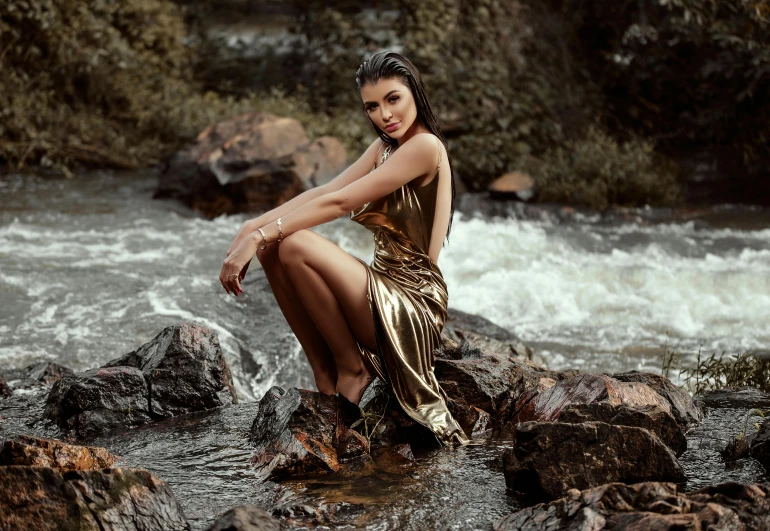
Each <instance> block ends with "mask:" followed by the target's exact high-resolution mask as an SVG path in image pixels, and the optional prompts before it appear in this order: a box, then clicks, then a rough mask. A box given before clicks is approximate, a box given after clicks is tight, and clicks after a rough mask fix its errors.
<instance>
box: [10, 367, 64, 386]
mask: <svg viewBox="0 0 770 531" xmlns="http://www.w3.org/2000/svg"><path fill="white" fill-rule="evenodd" d="M65 374H72V369H68V368H67V367H64V366H63V365H59V364H58V363H54V362H52V361H39V362H37V363H33V364H31V365H27V366H26V367H24V368H22V369H11V370H10V371H8V372H7V373H6V376H7V377H8V380H13V387H14V389H29V388H32V387H37V386H40V385H52V384H54V383H55V382H57V381H58V380H59V379H60V378H61V377H62V376H64V375H65Z"/></svg>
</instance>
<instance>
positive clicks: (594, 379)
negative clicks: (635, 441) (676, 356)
mask: <svg viewBox="0 0 770 531" xmlns="http://www.w3.org/2000/svg"><path fill="white" fill-rule="evenodd" d="M594 402H607V403H609V404H613V405H619V404H623V405H626V406H629V407H631V408H635V409H639V408H642V407H645V406H657V407H660V408H661V409H663V410H664V411H666V412H668V413H671V406H670V405H669V402H668V401H667V400H665V399H664V398H663V397H662V396H661V395H659V394H658V393H657V392H655V391H654V390H653V389H652V388H650V387H649V386H648V385H646V384H643V383H638V382H621V381H618V380H615V379H614V378H610V377H609V376H607V375H604V374H580V375H577V376H573V377H571V378H566V379H564V380H561V381H559V382H557V383H556V384H555V385H554V386H552V387H549V388H547V389H544V390H542V391H535V390H532V391H529V392H525V393H522V394H521V396H520V397H519V398H518V399H517V401H516V404H515V405H514V407H513V408H512V411H511V413H510V419H509V420H507V422H508V423H511V424H513V425H515V424H517V423H519V422H526V421H530V420H540V421H552V420H556V419H557V418H558V417H559V415H560V414H561V412H562V410H564V408H566V407H567V406H569V405H573V404H591V403H594ZM508 428H509V429H510V426H509V427H508Z"/></svg>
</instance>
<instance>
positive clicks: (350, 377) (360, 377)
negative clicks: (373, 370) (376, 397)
mask: <svg viewBox="0 0 770 531" xmlns="http://www.w3.org/2000/svg"><path fill="white" fill-rule="evenodd" d="M372 380H374V378H373V377H372V375H371V374H370V373H369V371H367V370H366V367H364V368H363V370H362V371H361V372H360V373H359V374H338V375H337V392H338V393H339V394H341V395H342V396H344V397H345V398H347V399H348V400H349V401H350V402H352V403H354V404H356V405H358V403H359V402H361V398H362V397H363V396H364V391H366V388H367V387H369V384H370V383H372Z"/></svg>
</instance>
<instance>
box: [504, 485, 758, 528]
mask: <svg viewBox="0 0 770 531" xmlns="http://www.w3.org/2000/svg"><path fill="white" fill-rule="evenodd" d="M768 494H770V487H769V486H768V485H766V484H759V485H739V484H737V483H723V484H721V485H716V486H713V487H706V488H704V489H700V490H696V491H693V492H689V493H681V492H679V491H678V489H677V486H676V485H675V484H673V483H658V482H645V483H637V484H635V485H625V484H623V483H610V484H607V485H602V486H600V487H594V488H590V489H587V490H583V491H582V492H581V491H579V490H577V489H573V490H570V491H568V492H567V495H566V497H564V498H561V499H558V500H555V501H553V502H550V503H547V504H546V503H541V504H538V505H535V506H533V507H528V508H526V509H523V510H521V511H517V512H515V513H512V514H510V515H508V516H506V517H504V518H501V519H500V520H498V521H497V522H495V523H494V524H493V526H492V528H493V529H494V531H514V530H515V531H523V530H527V531H574V530H585V531H588V530H597V531H598V530H600V529H618V530H620V529H639V530H642V529H650V530H655V531H679V530H682V529H693V530H695V529H712V530H722V529H723V530H732V529H747V530H748V529H770V503H768Z"/></svg>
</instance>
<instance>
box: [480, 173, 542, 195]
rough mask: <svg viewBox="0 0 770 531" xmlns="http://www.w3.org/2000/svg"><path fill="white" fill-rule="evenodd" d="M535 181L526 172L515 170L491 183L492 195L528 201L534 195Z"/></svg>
mask: <svg viewBox="0 0 770 531" xmlns="http://www.w3.org/2000/svg"><path fill="white" fill-rule="evenodd" d="M534 190H535V181H534V179H532V177H530V176H529V175H527V174H526V173H521V172H520V171H513V172H511V173H506V174H505V175H503V176H501V177H498V178H497V179H495V180H494V181H492V182H491V183H490V184H489V192H490V195H491V196H492V197H494V198H499V199H517V198H518V199H521V200H523V201H526V200H528V199H530V198H531V197H532V196H533V195H534Z"/></svg>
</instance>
